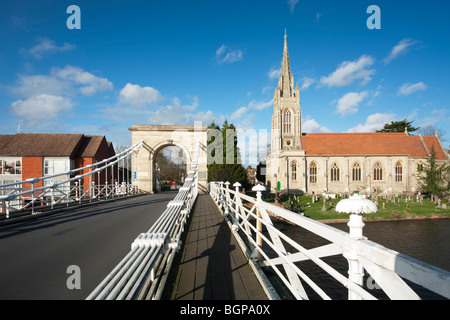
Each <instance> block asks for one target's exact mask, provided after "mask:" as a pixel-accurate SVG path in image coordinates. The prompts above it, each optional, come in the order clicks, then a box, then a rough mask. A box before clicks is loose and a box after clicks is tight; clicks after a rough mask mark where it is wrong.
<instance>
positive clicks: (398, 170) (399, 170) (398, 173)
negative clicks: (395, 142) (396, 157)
mask: <svg viewBox="0 0 450 320" xmlns="http://www.w3.org/2000/svg"><path fill="white" fill-rule="evenodd" d="M402 181H403V164H402V163H401V161H397V163H396V164H395V182H402Z"/></svg>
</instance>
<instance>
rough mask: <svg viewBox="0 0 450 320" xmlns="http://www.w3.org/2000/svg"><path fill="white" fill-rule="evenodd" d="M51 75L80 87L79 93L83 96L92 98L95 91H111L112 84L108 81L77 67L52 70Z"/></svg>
mask: <svg viewBox="0 0 450 320" xmlns="http://www.w3.org/2000/svg"><path fill="white" fill-rule="evenodd" d="M52 75H53V76H55V77H57V78H60V79H62V80H64V81H67V82H69V83H72V84H74V85H81V88H80V91H81V93H82V94H83V95H85V96H92V95H93V94H95V93H96V92H97V91H108V90H112V89H113V84H112V82H111V81H109V80H108V79H106V78H100V77H97V76H95V75H93V74H92V73H89V72H87V71H84V70H83V69H81V68H79V67H73V66H66V67H65V68H64V69H59V68H54V69H53V70H52Z"/></svg>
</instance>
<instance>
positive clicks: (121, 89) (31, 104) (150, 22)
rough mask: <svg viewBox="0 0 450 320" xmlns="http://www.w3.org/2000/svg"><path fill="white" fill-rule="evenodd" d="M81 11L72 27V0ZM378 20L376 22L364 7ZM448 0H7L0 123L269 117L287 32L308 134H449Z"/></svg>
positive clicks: (58, 127)
mask: <svg viewBox="0 0 450 320" xmlns="http://www.w3.org/2000/svg"><path fill="white" fill-rule="evenodd" d="M72 4H75V5H78V6H79V8H80V9H81V29H79V30H77V29H73V30H70V29H68V28H67V25H66V21H67V19H68V18H69V17H70V14H68V13H66V10H67V8H68V6H69V5H72ZM372 4H375V5H378V6H379V8H380V10H381V29H372V30H371V29H368V28H367V25H366V21H367V19H368V18H369V17H370V15H371V14H368V13H367V12H366V10H367V8H368V6H369V5H372ZM449 9H450V3H449V2H448V1H444V0H442V1H378V0H375V1H363V0H359V1H356V0H355V1H347V0H343V1H313V0H298V1H295V0H279V1H275V0H270V1H269V0H262V1H249V0H241V1H234V0H227V1H195V0H193V1H153V0H147V1H138V0H134V1H133V0H132V1H117V0H110V1H80V0H78V1H77V0H72V1H61V0H58V1H56V0H55V1H50V0H42V1H24V0H17V1H4V2H2V4H1V10H0V40H1V50H0V108H1V118H0V133H1V134H13V133H16V132H17V128H18V125H20V130H21V132H59V133H84V134H101V135H106V137H107V139H108V140H111V141H113V143H114V145H116V146H118V145H130V144H131V134H130V132H129V131H128V128H129V127H131V125H132V124H194V121H203V123H204V124H206V125H208V124H210V123H211V121H213V120H214V121H215V122H216V123H217V124H222V123H223V121H224V120H225V119H227V120H228V121H229V122H232V123H234V124H235V125H236V126H238V127H240V128H243V129H250V128H252V129H255V130H268V131H269V132H270V127H271V115H272V108H273V105H272V98H273V92H274V88H275V86H276V84H277V81H278V75H279V70H280V67H281V59H282V51H283V40H284V38H283V36H284V31H285V29H286V30H287V36H288V38H287V40H288V49H289V57H290V64H291V71H292V73H293V75H294V79H295V81H296V82H298V84H299V87H300V88H301V89H300V100H301V108H302V115H303V131H304V132H357V131H365V132H372V131H374V130H376V129H379V128H381V127H382V126H383V125H384V124H385V123H388V122H390V121H393V120H394V121H396V120H402V119H408V120H413V125H415V126H419V127H424V126H427V125H433V126H435V127H436V128H440V129H443V130H444V131H445V132H446V135H445V139H446V141H444V145H445V146H446V147H447V146H448V145H449V143H450V129H449V128H450V105H449V104H450V83H449V74H450V63H449V62H448V60H449V57H450V36H449V35H450V23H449V22H448V15H449V12H450V10H449Z"/></svg>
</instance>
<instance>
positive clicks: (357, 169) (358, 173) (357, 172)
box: [352, 162, 361, 181]
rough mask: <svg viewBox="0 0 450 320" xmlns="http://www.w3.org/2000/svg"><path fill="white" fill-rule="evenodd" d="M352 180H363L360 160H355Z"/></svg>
mask: <svg viewBox="0 0 450 320" xmlns="http://www.w3.org/2000/svg"><path fill="white" fill-rule="evenodd" d="M352 180H353V181H361V165H360V164H359V162H355V163H354V164H353V167H352Z"/></svg>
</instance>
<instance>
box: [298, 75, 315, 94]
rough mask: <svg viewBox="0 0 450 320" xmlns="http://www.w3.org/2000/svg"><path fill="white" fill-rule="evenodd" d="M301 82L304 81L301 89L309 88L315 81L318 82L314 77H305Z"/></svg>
mask: <svg viewBox="0 0 450 320" xmlns="http://www.w3.org/2000/svg"><path fill="white" fill-rule="evenodd" d="M301 82H302V86H301V87H300V91H304V90H307V89H308V88H309V87H310V86H311V85H312V84H314V82H316V80H314V79H313V78H309V77H303V79H302V81H301Z"/></svg>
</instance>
